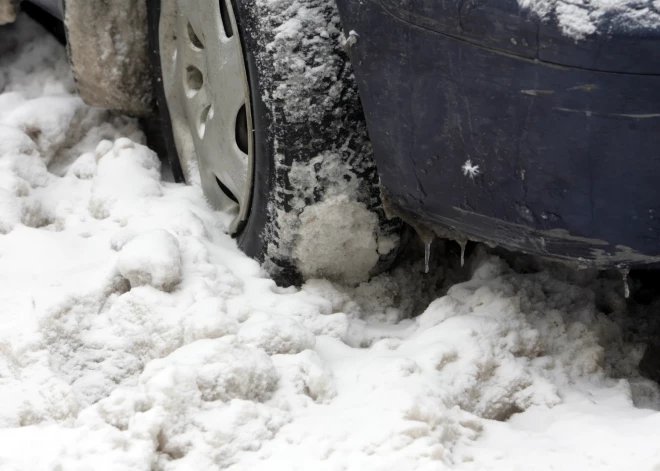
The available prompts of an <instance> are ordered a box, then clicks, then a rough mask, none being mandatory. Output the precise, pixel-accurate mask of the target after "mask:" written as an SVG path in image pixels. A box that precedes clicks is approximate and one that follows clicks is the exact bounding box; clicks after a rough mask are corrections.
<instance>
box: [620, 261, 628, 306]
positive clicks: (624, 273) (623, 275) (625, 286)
mask: <svg viewBox="0 0 660 471" xmlns="http://www.w3.org/2000/svg"><path fill="white" fill-rule="evenodd" d="M628 273H630V268H624V269H622V270H621V278H622V279H623V296H624V297H625V298H626V299H628V297H629V296H630V286H628Z"/></svg>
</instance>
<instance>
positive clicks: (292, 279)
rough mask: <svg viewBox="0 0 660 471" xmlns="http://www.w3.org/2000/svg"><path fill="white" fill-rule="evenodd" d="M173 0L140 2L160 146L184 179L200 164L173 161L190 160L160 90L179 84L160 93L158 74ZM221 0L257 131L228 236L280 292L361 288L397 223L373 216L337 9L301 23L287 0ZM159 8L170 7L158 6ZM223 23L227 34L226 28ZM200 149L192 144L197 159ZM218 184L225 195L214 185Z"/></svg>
mask: <svg viewBox="0 0 660 471" xmlns="http://www.w3.org/2000/svg"><path fill="white" fill-rule="evenodd" d="M176 1H177V0H149V1H148V18H149V37H150V44H151V50H152V52H153V62H154V71H155V75H156V93H157V105H158V110H159V114H160V117H161V120H162V123H163V133H162V134H163V139H164V141H165V147H166V148H167V151H168V154H169V159H170V162H171V164H172V168H173V174H174V175H175V178H178V179H179V180H182V179H183V178H184V177H186V176H187V179H188V180H189V181H190V180H194V179H195V175H194V171H195V169H194V165H191V166H190V167H189V168H186V165H187V164H186V163H187V162H190V161H191V160H192V161H195V160H197V161H199V165H200V172H201V174H202V176H203V175H204V171H205V169H204V159H195V158H194V157H191V156H190V155H181V154H182V153H186V154H190V152H181V149H182V148H183V147H184V146H182V145H181V142H180V141H181V140H182V139H179V142H177V136H176V132H173V126H172V119H175V118H172V119H171V115H170V112H171V110H175V109H176V104H175V103H173V100H172V98H171V97H172V96H173V95H172V93H170V100H169V102H168V98H167V97H168V93H167V91H166V88H167V87H168V86H173V85H172V83H175V81H172V80H170V81H169V84H168V79H167V75H164V74H163V71H162V70H161V65H162V64H161V59H162V58H161V51H165V50H166V48H165V47H164V42H165V41H167V39H163V35H162V31H160V29H161V27H162V25H163V24H164V22H165V21H166V20H167V18H165V17H161V11H171V8H170V7H172V5H175V3H169V4H168V3H166V2H176ZM220 1H221V2H222V1H225V0H220ZM226 1H227V2H228V3H226V4H225V5H226V7H227V10H225V11H224V13H223V14H224V15H227V11H229V16H230V17H232V18H230V19H232V23H231V24H232V25H234V26H235V27H236V30H237V31H232V33H233V34H237V35H238V37H239V38H240V46H239V49H241V50H242V57H243V61H244V71H245V75H246V78H247V81H246V90H247V92H246V93H247V98H246V100H249V102H248V103H249V106H248V108H249V109H250V110H251V113H250V118H251V120H250V121H251V128H252V131H253V137H252V142H251V147H250V158H251V159H252V161H251V162H252V165H251V175H250V176H251V181H250V185H251V193H250V197H249V200H245V201H247V202H246V203H245V204H247V205H249V206H248V207H246V211H244V213H245V214H247V217H246V218H245V219H244V220H241V221H235V224H233V225H232V228H233V229H234V230H233V233H232V235H233V236H234V237H235V238H236V240H237V243H238V246H239V247H240V248H241V249H242V250H243V251H244V252H245V253H246V254H247V255H248V256H250V257H253V258H255V259H257V260H258V261H260V262H262V263H263V266H264V268H265V269H266V270H267V271H268V272H269V274H270V275H271V276H272V277H273V278H274V279H275V280H276V281H277V282H278V283H279V284H285V285H286V284H292V283H295V284H297V283H300V282H301V281H302V280H303V279H306V278H310V277H326V278H330V279H334V280H337V281H342V282H347V283H357V282H360V281H364V280H366V279H367V278H368V277H369V276H370V275H371V274H374V273H376V272H378V271H382V270H383V269H384V268H387V267H388V266H389V264H390V263H391V262H392V260H393V258H394V256H395V255H396V253H397V249H398V245H399V231H400V228H401V223H400V222H399V221H388V220H386V218H385V216H384V213H383V210H382V207H381V201H380V197H379V191H378V187H377V184H378V176H377V172H376V168H375V164H374V162H373V158H372V151H371V146H370V143H369V141H368V138H367V131H366V126H365V123H364V118H363V115H362V110H361V106H360V103H359V98H358V94H357V89H356V87H355V82H354V78H353V74H352V71H351V69H350V66H349V63H348V59H347V57H346V55H345V54H344V52H343V51H342V50H341V47H340V34H341V33H340V29H339V28H340V25H339V17H338V14H337V11H336V7H335V5H334V1H333V0H304V2H303V3H304V7H305V9H304V12H303V14H301V12H302V10H300V9H294V8H290V7H291V5H292V4H293V3H294V2H293V1H292V0H280V1H279V2H271V1H262V0H247V1H231V0H226ZM182 3H186V2H182ZM163 5H164V6H166V7H167V8H164V9H161V6H163ZM176 5H178V4H176ZM221 5H222V3H221ZM168 8H170V9H169V10H168ZM209 8H212V7H209ZM182 9H183V8H182ZM223 20H225V23H224V25H225V29H226V28H227V27H228V26H227V25H229V23H227V18H223ZM190 21H192V20H190ZM197 21H198V20H197ZM188 24H191V23H190V22H189V23H188ZM229 27H230V28H231V26H229ZM163 28H164V27H163ZM225 34H228V33H225ZM198 35H199V34H198ZM173 36H174V35H173ZM200 38H202V40H203V37H202V36H201V35H200ZM195 39H197V37H195ZM207 39H208V38H207ZM182 47H183V46H182ZM177 51H178V50H177ZM213 52H214V51H211V52H210V53H213ZM177 54H178V52H177ZM164 59H165V60H166V59H167V58H164ZM215 60H217V57H213V58H212V59H211V62H209V63H212V62H213V61H215ZM223 64H224V62H223ZM165 74H167V71H165ZM209 74H210V73H209ZM204 80H206V77H204V78H203V80H202V81H204ZM174 86H177V85H176V84H175V85H174ZM216 88H218V87H216ZM216 91H217V92H218V93H217V94H218V95H221V90H220V89H219V88H218V90H216ZM173 106H174V108H173ZM172 112H174V113H176V111H172ZM176 119H178V118H176ZM237 119H238V118H237ZM248 129H249V128H248ZM237 139H238V138H237ZM177 149H179V151H178V152H177ZM203 151H204V150H203V149H200V146H197V147H196V148H195V151H194V153H199V152H203ZM207 158H208V156H207ZM211 158H213V159H222V156H221V155H213V156H211ZM187 170H188V171H187ZM207 180H208V179H207ZM218 182H219V183H218V184H219V185H221V186H222V187H223V188H225V189H226V187H225V186H224V185H223V182H222V181H220V178H218ZM202 183H203V182H202ZM202 186H203V188H204V190H205V195H206V196H207V198H209V200H210V201H211V202H212V203H213V202H214V196H213V195H209V191H215V190H212V189H211V190H209V188H208V183H207V187H204V184H202ZM216 200H217V198H216ZM234 201H237V199H236V198H235V199H234ZM237 204H238V201H237ZM216 206H217V204H216ZM240 209H241V210H242V208H240Z"/></svg>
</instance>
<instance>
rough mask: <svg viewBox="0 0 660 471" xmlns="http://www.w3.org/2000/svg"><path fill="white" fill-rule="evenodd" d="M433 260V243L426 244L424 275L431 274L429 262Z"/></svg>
mask: <svg viewBox="0 0 660 471" xmlns="http://www.w3.org/2000/svg"><path fill="white" fill-rule="evenodd" d="M430 259H431V242H427V243H426V244H424V273H428V272H429V260H430Z"/></svg>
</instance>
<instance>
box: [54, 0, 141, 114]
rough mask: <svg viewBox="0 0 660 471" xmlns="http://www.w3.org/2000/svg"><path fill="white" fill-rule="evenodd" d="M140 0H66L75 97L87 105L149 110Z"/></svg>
mask: <svg viewBox="0 0 660 471" xmlns="http://www.w3.org/2000/svg"><path fill="white" fill-rule="evenodd" d="M146 10H147V7H146V2H142V1H140V2H136V1H133V0H99V1H95V2H89V1H87V0H66V2H65V12H64V24H65V27H66V31H67V42H68V49H69V57H70V60H71V66H72V69H73V74H74V78H75V80H76V85H77V87H78V91H79V92H80V96H81V97H82V99H83V100H84V101H85V102H86V103H87V104H89V105H92V106H97V107H100V108H108V109H113V110H119V111H122V112H124V113H127V114H130V115H134V116H145V115H148V114H151V112H152V109H153V94H152V74H151V64H150V61H149V55H148V40H147V11H146Z"/></svg>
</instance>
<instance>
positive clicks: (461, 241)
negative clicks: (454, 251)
mask: <svg viewBox="0 0 660 471" xmlns="http://www.w3.org/2000/svg"><path fill="white" fill-rule="evenodd" d="M457 242H458V245H460V246H461V266H463V265H465V246H466V245H467V241H465V240H460V241H457Z"/></svg>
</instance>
